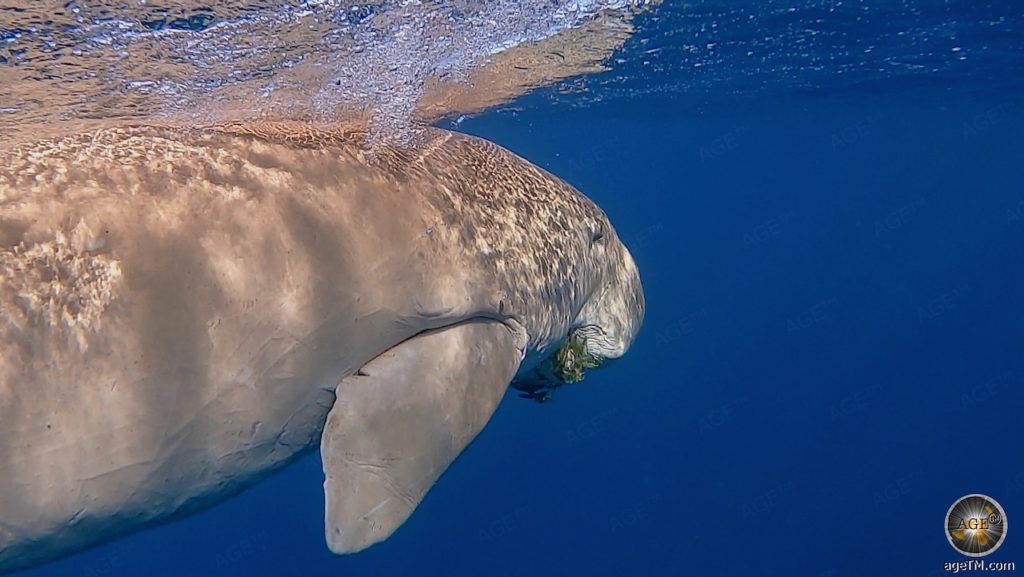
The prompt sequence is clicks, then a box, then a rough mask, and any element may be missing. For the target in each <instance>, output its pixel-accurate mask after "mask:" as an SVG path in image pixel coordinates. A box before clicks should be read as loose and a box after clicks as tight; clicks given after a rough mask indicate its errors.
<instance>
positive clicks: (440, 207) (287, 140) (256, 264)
mask: <svg viewBox="0 0 1024 577" xmlns="http://www.w3.org/2000/svg"><path fill="white" fill-rule="evenodd" d="M362 137H363V133H362V132H361V131H359V130H357V129H351V128H346V127H343V126H339V127H333V128H314V127H310V126H305V125H296V124H285V123H281V124H263V125H259V126H250V125H230V126H219V127H211V128H206V129H194V130H181V129H174V128H166V127H144V128H131V129H110V130H105V131H99V132H94V133H89V134H84V135H79V136H76V137H71V138H66V139H63V140H59V141H56V142H46V143H42V144H39V145H32V146H29V147H24V148H20V149H18V150H15V151H13V152H12V153H10V154H7V155H5V156H0V571H2V570H6V569H13V568H17V567H21V566H27V565H31V564H34V563H38V562H40V561H44V560H46V559H50V558H53V557H55V556H58V555H61V554H65V553H67V552H70V551H74V550H76V549H80V548H82V547H85V546H88V545H90V544H93V543H95V542H99V541H102V540H105V539H107V538H110V537H112V536H114V535H116V534H118V533H122V532H125V531H129V530H132V529H134V528H137V527H139V526H142V525H145V524H147V523H152V522H156V521H159V520H162V519H166V518H168V517H170V516H172V515H175V514H183V513H187V512H189V511H193V510H195V509H197V508H201V507H203V506H207V505H209V504H212V503H213V502H216V501H218V500H221V499H223V498H224V497H226V496H227V495H230V494H232V493H234V492H237V491H238V490H241V489H242V488H244V487H246V486H248V485H251V484H252V483H254V482H255V481H257V480H259V479H260V478H262V477H263V476H265V475H266V474H268V473H270V472H272V471H274V470H276V469H278V468H280V467H281V466H284V465H285V464H287V463H288V462H289V461H290V460H292V459H293V458H294V457H295V456H296V455H298V454H299V453H301V452H303V451H305V450H308V449H310V448H312V447H314V446H315V445H316V444H317V442H318V441H319V438H320V433H321V430H322V428H323V426H324V421H325V418H326V415H327V412H328V411H329V410H330V408H331V406H332V404H333V403H334V400H335V397H334V395H335V387H336V385H338V383H339V381H341V380H342V379H344V378H346V377H348V376H349V375H353V374H355V373H356V371H357V370H358V369H359V368H360V367H362V366H364V365H365V364H366V363H368V362H369V361H370V360H371V359H373V358H374V357H376V356H377V355H379V354H381V353H382V352H384V351H387V350H388V349H390V348H392V347H394V346H395V345H397V344H399V343H402V342H403V341H405V340H406V339H409V338H410V337H413V336H414V335H416V334H418V333H421V332H423V331H425V330H429V329H434V328H438V327H447V326H450V325H455V324H457V323H460V322H463V321H466V320H468V319H493V320H496V321H499V322H501V323H503V324H504V325H505V326H507V328H508V330H509V331H510V333H511V334H512V335H513V337H514V338H513V341H514V342H515V343H516V345H515V346H516V347H518V349H519V351H520V352H519V356H520V358H524V359H525V360H524V361H523V363H522V364H521V365H520V368H519V372H520V373H524V372H526V371H529V370H530V369H531V368H532V367H533V365H535V364H536V363H537V362H538V361H539V360H540V359H543V358H544V357H545V356H547V355H548V354H550V353H551V352H552V350H554V348H555V347H557V346H558V344H559V343H561V342H562V341H563V340H564V339H565V338H566V335H567V334H568V333H569V332H570V331H571V330H574V329H577V328H579V327H585V328H587V330H589V331H590V333H591V334H594V335H597V336H596V337H595V338H592V339H590V340H591V341H592V343H591V344H592V346H593V347H595V349H594V350H595V351H599V352H600V353H601V354H602V356H605V357H617V356H620V355H621V354H623V353H624V352H625V350H626V348H627V347H628V346H629V344H630V343H631V342H632V340H633V338H634V336H635V334H636V331H637V330H638V329H639V324H640V322H641V319H642V315H643V297H642V293H641V289H640V284H639V278H638V276H637V273H636V267H635V265H634V264H633V261H632V259H631V258H630V257H629V255H628V252H627V251H626V250H625V248H624V247H622V245H621V244H620V243H619V241H618V239H617V237H616V236H615V233H614V231H613V229H612V227H611V225H610V224H609V223H608V220H607V218H606V217H605V215H604V214H603V212H602V211H601V210H600V209H599V208H597V207H596V206H595V205H594V204H593V203H591V202H590V201H589V200H587V199H586V198H585V197H583V196H582V195H580V194H579V193H578V192H576V191H575V190H574V189H573V188H572V187H570V186H569V185H567V184H565V183H563V182H561V181H559V180H558V179H556V178H554V177H553V176H551V175H549V174H547V173H546V172H544V171H542V170H540V169H538V168H537V167H535V166H533V165H531V164H530V163H528V162H526V161H524V160H522V159H521V158H519V157H517V156H515V155H513V154H511V153H509V152H508V151H505V150H504V149H501V148H500V147H498V146H496V145H494V144H491V143H489V142H486V141H483V140H480V139H476V138H472V137H467V136H462V135H457V134H452V133H448V132H443V131H438V130H431V131H428V133H427V134H426V137H425V138H426V142H425V143H424V144H423V146H422V147H421V148H419V149H417V150H415V151H399V150H397V149H392V148H383V149H379V150H377V151H376V152H375V155H374V157H373V158H372V159H368V158H367V155H366V153H365V152H364V149H363V148H362V146H361V145H360V143H361V140H362ZM594 327H600V330H595V329H594Z"/></svg>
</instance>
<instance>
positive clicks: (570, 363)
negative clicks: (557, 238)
mask: <svg viewBox="0 0 1024 577" xmlns="http://www.w3.org/2000/svg"><path fill="white" fill-rule="evenodd" d="M586 239H587V240H586V244H587V246H586V248H585V250H582V251H580V252H578V253H577V256H579V257H580V262H576V263H575V265H576V267H577V270H578V271H579V273H580V274H579V276H580V278H578V279H576V280H577V282H578V288H581V289H582V288H584V287H585V289H584V290H582V291H581V297H582V298H583V300H582V303H581V304H582V306H580V308H579V310H578V312H577V313H576V314H575V316H574V318H572V319H571V321H570V323H569V326H568V330H567V332H566V333H565V335H564V339H563V340H562V341H561V342H560V343H558V346H557V347H555V348H554V350H553V352H551V354H550V355H549V356H547V357H546V358H544V359H543V360H541V361H540V362H538V363H537V364H536V365H535V366H532V367H530V368H529V369H528V370H526V371H523V372H521V373H520V374H519V375H517V377H516V379H515V381H513V386H514V387H515V388H516V389H518V390H520V391H521V392H523V394H522V395H521V396H523V397H526V398H532V399H534V400H537V401H540V402H543V401H546V400H548V399H550V392H551V391H552V390H553V389H555V388H557V387H559V386H561V385H563V384H567V383H574V382H578V381H581V380H583V372H584V370H586V369H592V368H596V367H599V366H601V365H603V364H605V363H606V362H607V361H609V360H613V359H617V358H619V357H621V356H623V355H624V354H625V353H626V351H627V350H629V347H630V346H631V345H632V344H633V341H634V340H635V339H636V335H637V333H638V332H639V330H640V325H641V324H642V323H643V319H644V293H643V286H642V285H641V283H640V272H639V270H638V269H637V266H636V262H635V261H634V260H633V257H632V255H631V254H630V253H629V250H628V249H627V248H626V246H625V245H624V244H623V243H622V241H621V240H620V239H619V237H618V235H617V234H616V233H615V230H614V229H613V228H612V226H611V224H610V223H609V222H608V220H607V217H605V216H604V214H603V213H602V214H600V216H599V217H598V218H597V219H595V220H594V221H591V222H590V223H588V230H587V231H586ZM584 279H585V281H584Z"/></svg>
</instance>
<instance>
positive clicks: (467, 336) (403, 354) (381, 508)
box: [320, 320, 523, 553]
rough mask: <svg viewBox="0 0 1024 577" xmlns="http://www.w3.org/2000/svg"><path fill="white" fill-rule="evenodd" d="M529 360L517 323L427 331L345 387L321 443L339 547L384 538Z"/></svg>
mask: <svg viewBox="0 0 1024 577" xmlns="http://www.w3.org/2000/svg"><path fill="white" fill-rule="evenodd" d="M522 358H523V352H522V350H521V348H520V346H517V340H516V337H515V335H514V334H513V332H512V331H511V330H510V328H509V327H508V326H506V325H504V324H502V323H500V322H497V321H487V320H481V321H469V322H465V323H462V324H458V325H454V326H450V327H446V328H443V329H438V330H435V331H429V332H425V333H421V334H419V335H417V336H415V337H413V338H411V339H409V340H407V341H405V342H403V343H401V344H399V345H397V346H395V347H393V348H391V349H390V350H388V351H387V352H385V353H383V354H381V355H380V356H378V357H377V358H375V359H374V360H372V361H371V362H369V363H368V364H366V365H365V366H364V367H363V369H362V370H360V371H359V372H358V373H356V374H355V375H352V376H350V377H348V378H346V379H344V380H342V381H341V383H340V384H339V385H338V387H337V400H336V401H335V403H334V407H333V408H332V409H331V411H330V413H329V414H328V416H327V424H326V426H325V427H324V432H323V436H322V437H321V440H320V452H321V455H322V457H323V466H324V474H325V476H326V479H327V480H326V481H325V482H324V495H325V498H326V515H325V528H324V530H325V534H326V538H327V545H328V547H330V549H331V551H333V552H335V553H354V552H356V551H360V550H362V549H365V548H366V547H369V546H370V545H373V544H374V543H377V542H379V541H383V540H384V539H386V538H387V537H388V536H389V535H391V534H392V533H393V532H394V531H395V530H396V529H397V528H398V527H399V526H400V525H401V524H402V523H403V522H404V521H405V520H406V519H407V518H408V517H409V515H411V514H412V511H413V509H415V508H416V505H418V504H419V502H420V500H421V499H422V498H423V496H424V495H425V494H426V493H427V491H428V490H429V489H430V487H431V486H432V485H433V484H434V482H435V481H437V478H438V477H440V475H441V473H443V472H444V470H445V469H446V468H447V467H448V465H450V464H451V463H452V461H454V460H455V458H456V457H457V456H458V455H459V453H461V452H462V450H463V449H464V448H465V447H466V445H468V444H469V442H470V441H472V440H473V438H474V437H476V435H477V433H479V432H480V430H481V429H482V428H483V427H484V425H485V424H487V421H488V420H489V419H490V418H491V414H492V413H494V410H495V409H496V408H497V406H498V403H499V402H500V401H501V397H502V395H503V394H504V392H505V389H506V387H507V386H508V384H509V381H510V380H511V379H512V377H513V376H514V375H515V374H516V371H517V369H518V368H519V363H520V361H521V360H522Z"/></svg>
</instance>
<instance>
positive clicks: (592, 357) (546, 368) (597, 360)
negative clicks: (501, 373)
mask: <svg viewBox="0 0 1024 577" xmlns="http://www.w3.org/2000/svg"><path fill="white" fill-rule="evenodd" d="M588 333H592V331H588V330H584V329H583V328H580V329H574V330H573V331H572V332H570V333H569V336H568V337H566V339H565V341H564V342H563V343H562V345H561V346H560V347H558V349H557V350H555V352H554V353H552V354H551V355H550V356H549V357H548V358H546V359H544V360H543V361H542V362H541V363H539V364H538V365H537V366H536V367H534V368H533V370H531V371H530V372H529V373H527V374H525V375H522V376H521V377H517V378H516V379H515V380H513V381H512V387H513V388H515V389H516V390H518V391H520V393H521V394H520V395H519V396H520V397H523V398H528V399H533V400H535V401H537V402H539V403H543V402H546V401H550V400H551V393H552V392H553V391H554V390H555V389H557V388H558V387H561V386H563V385H567V384H571V383H578V382H580V381H582V380H583V376H584V374H583V373H584V371H585V370H586V369H595V368H597V367H599V366H601V365H602V364H603V363H604V361H605V357H603V356H601V355H600V354H599V353H598V352H597V349H598V348H597V347H595V346H594V344H593V343H591V342H590V338H591V337H590V336H588Z"/></svg>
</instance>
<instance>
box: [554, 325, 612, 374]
mask: <svg viewBox="0 0 1024 577" xmlns="http://www.w3.org/2000/svg"><path fill="white" fill-rule="evenodd" d="M603 361H604V360H603V359H601V358H599V357H595V356H594V355H592V354H590V353H589V352H587V338H586V337H584V336H580V335H579V334H578V333H575V332H574V333H571V334H570V335H569V338H567V339H565V342H564V343H562V346H561V347H560V348H559V349H558V351H556V352H555V355H554V358H553V364H554V366H553V369H554V371H553V372H554V374H555V376H556V377H558V380H560V381H562V382H563V383H578V382H580V381H582V380H583V371H584V370H586V369H596V368H597V367H599V366H601V363H602V362H603Z"/></svg>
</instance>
